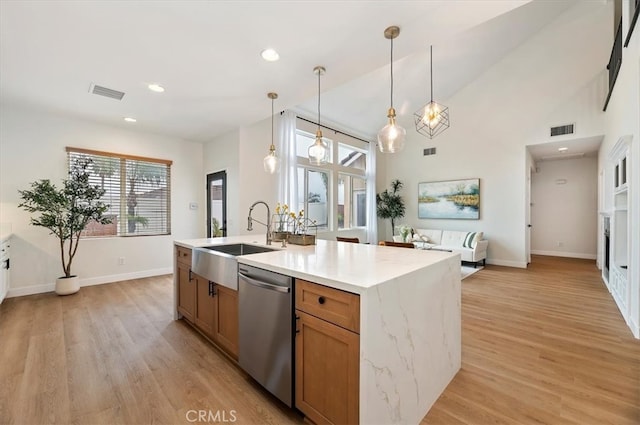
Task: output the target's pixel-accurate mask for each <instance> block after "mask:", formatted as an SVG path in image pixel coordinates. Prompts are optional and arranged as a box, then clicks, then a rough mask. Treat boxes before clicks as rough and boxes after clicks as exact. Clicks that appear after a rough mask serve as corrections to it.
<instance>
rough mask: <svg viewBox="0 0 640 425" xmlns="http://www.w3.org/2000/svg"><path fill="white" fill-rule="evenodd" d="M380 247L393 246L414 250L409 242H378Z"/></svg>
mask: <svg viewBox="0 0 640 425" xmlns="http://www.w3.org/2000/svg"><path fill="white" fill-rule="evenodd" d="M378 245H380V246H395V247H398V248H415V247H414V246H413V244H412V243H411V242H393V241H380V242H379V243H378Z"/></svg>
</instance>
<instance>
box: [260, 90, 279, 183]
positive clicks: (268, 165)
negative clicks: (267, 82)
mask: <svg viewBox="0 0 640 425" xmlns="http://www.w3.org/2000/svg"><path fill="white" fill-rule="evenodd" d="M267 97H268V98H269V99H271V146H270V147H269V154H267V156H265V157H264V160H263V161H262V163H263V165H264V171H266V172H267V173H269V174H274V173H275V172H276V171H278V166H279V165H280V164H279V161H278V157H277V156H276V147H275V146H274V145H273V101H274V100H275V99H277V98H278V93H267Z"/></svg>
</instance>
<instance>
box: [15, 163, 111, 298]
mask: <svg viewBox="0 0 640 425" xmlns="http://www.w3.org/2000/svg"><path fill="white" fill-rule="evenodd" d="M92 162H93V161H92V160H91V159H89V158H84V159H80V160H77V161H75V162H74V163H73V164H72V166H71V167H70V170H69V178H67V179H65V180H63V182H62V187H61V188H57V187H56V186H55V185H54V184H52V183H51V181H49V180H48V179H44V180H38V181H35V182H33V183H31V189H30V190H20V191H18V192H19V193H20V198H21V199H22V202H21V203H20V204H19V205H18V207H20V208H23V209H24V210H26V211H28V212H30V213H34V214H37V216H35V217H31V222H30V223H31V224H32V225H34V226H41V227H45V228H47V229H49V230H50V231H51V234H53V235H55V236H56V237H57V238H58V240H59V242H60V259H61V261H62V270H63V272H64V276H62V277H59V278H58V279H57V280H56V293H57V294H58V295H68V294H74V293H76V292H78V290H79V289H80V282H79V279H78V277H77V276H75V275H73V274H72V273H71V263H72V262H73V258H74V257H75V255H76V252H77V251H78V245H79V243H80V235H81V233H82V231H83V230H84V229H85V227H87V224H88V223H89V222H91V221H95V222H97V223H99V224H109V223H111V218H110V217H107V216H105V215H104V214H105V213H106V211H107V210H108V209H109V205H107V204H105V203H104V202H102V201H100V198H101V197H102V195H104V193H105V189H103V188H101V187H100V186H99V185H92V184H90V180H89V177H90V175H91V172H90V166H91V164H92Z"/></svg>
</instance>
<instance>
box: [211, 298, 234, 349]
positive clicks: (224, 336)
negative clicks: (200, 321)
mask: <svg viewBox="0 0 640 425" xmlns="http://www.w3.org/2000/svg"><path fill="white" fill-rule="evenodd" d="M215 290H216V296H215V298H216V301H217V302H216V310H215V313H214V314H215V319H214V322H213V326H214V328H213V340H214V341H215V342H217V343H218V345H220V346H221V347H222V348H224V349H225V350H226V351H227V352H228V353H229V354H231V355H232V357H234V358H236V359H237V358H238V291H234V290H233V289H230V288H227V287H225V286H220V285H216V286H215Z"/></svg>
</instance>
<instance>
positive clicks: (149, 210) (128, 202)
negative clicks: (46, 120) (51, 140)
mask: <svg viewBox="0 0 640 425" xmlns="http://www.w3.org/2000/svg"><path fill="white" fill-rule="evenodd" d="M67 155H68V161H69V165H70V164H72V163H73V162H74V161H76V160H78V159H84V158H89V159H90V160H91V167H90V168H91V177H90V179H91V183H92V184H96V185H98V186H100V187H102V188H103V189H105V190H106V192H105V194H104V196H103V197H102V199H101V200H102V201H103V202H105V203H106V204H109V210H108V211H107V215H108V216H110V217H111V219H112V223H111V224H107V225H100V224H97V223H90V224H89V225H88V226H87V228H86V229H85V231H84V234H83V236H85V237H105V236H143V235H168V234H170V233H171V163H172V162H171V161H167V160H162V159H153V158H143V157H135V156H130V155H120V154H115V153H109V152H98V151H91V150H86V149H77V148H67Z"/></svg>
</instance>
